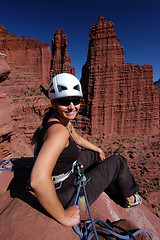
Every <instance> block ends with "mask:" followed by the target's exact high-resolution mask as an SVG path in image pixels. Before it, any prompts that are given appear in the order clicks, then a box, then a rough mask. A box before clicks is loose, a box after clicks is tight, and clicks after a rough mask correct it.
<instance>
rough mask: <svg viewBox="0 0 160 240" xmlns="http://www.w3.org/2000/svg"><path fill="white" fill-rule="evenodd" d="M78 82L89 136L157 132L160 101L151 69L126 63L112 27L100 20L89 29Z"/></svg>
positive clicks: (111, 24)
mask: <svg viewBox="0 0 160 240" xmlns="http://www.w3.org/2000/svg"><path fill="white" fill-rule="evenodd" d="M81 82H82V87H83V90H84V98H85V102H86V105H85V107H84V108H83V111H82V112H83V114H84V115H85V116H86V118H85V119H87V120H86V122H87V123H88V129H87V131H88V133H90V134H91V135H94V136H96V135H97V134H98V135H97V136H99V137H100V136H103V135H107V134H113V133H118V134H120V135H130V134H131V135H136V134H141V133H152V134H154V133H158V132H159V99H158V90H157V89H156V88H155V87H154V85H153V69H152V66H151V65H144V66H143V67H141V66H140V65H134V64H128V63H125V61H124V50H123V48H122V47H121V46H120V40H119V39H117V38H116V34H115V31H114V24H113V23H112V22H108V21H105V20H104V19H103V17H99V20H98V23H97V24H95V25H93V26H92V27H91V29H90V34H89V50H88V57H87V62H86V64H85V65H84V66H83V71H82V79H81ZM83 119H84V118H83ZM81 125H82V126H81V127H83V123H81Z"/></svg>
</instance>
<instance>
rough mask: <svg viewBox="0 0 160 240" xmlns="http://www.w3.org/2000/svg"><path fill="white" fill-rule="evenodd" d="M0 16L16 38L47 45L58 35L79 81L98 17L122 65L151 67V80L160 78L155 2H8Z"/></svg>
mask: <svg viewBox="0 0 160 240" xmlns="http://www.w3.org/2000/svg"><path fill="white" fill-rule="evenodd" d="M0 10H1V11H0V24H1V25H3V27H5V28H7V30H8V32H9V33H13V34H16V35H17V36H19V37H22V36H25V37H27V38H36V39H38V40H41V41H42V42H44V43H45V42H48V43H49V44H50V45H51V40H52V38H53V37H54V33H55V31H56V30H57V29H63V30H64V32H65V35H66V36H67V43H68V54H69V56H70V57H71V62H72V67H76V76H77V77H78V78H79V79H80V77H81V69H82V66H83V65H84V64H85V62H86V60H87V53H88V35H89V31H90V27H91V26H93V24H95V23H97V21H98V17H99V15H102V16H104V19H105V20H107V21H112V22H113V23H114V24H115V32H116V36H117V38H120V39H121V42H120V44H121V46H123V48H124V51H125V62H126V63H134V64H140V65H141V66H143V65H144V64H151V65H152V66H153V70H154V74H153V80H154V81H157V80H158V79H159V78H160V1H159V0H152V1H151V0H122V1H121V0H112V1H111V0H109V1H108V0H92V1H91V0H81V1H79V0H74V1H73V0H71V1H70V0H68V1H66V0H65V1H64V0H61V1H54V0H52V1H51V0H45V1H41V0H39V1H37V0H32V1H31V0H28V1H22V0H21V1H17V0H14V1H13V0H12V1H11V0H8V1H2V2H1V4H0Z"/></svg>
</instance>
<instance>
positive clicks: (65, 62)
mask: <svg viewBox="0 0 160 240" xmlns="http://www.w3.org/2000/svg"><path fill="white" fill-rule="evenodd" d="M63 72H67V73H71V74H73V75H75V73H76V69H75V67H72V66H71V58H70V57H69V55H68V51H67V37H66V36H65V34H64V31H63V30H57V31H56V32H55V34H54V39H53V40H52V60H51V71H50V76H51V78H52V77H54V76H55V75H57V74H59V73H63Z"/></svg>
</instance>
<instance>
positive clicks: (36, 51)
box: [0, 25, 51, 82]
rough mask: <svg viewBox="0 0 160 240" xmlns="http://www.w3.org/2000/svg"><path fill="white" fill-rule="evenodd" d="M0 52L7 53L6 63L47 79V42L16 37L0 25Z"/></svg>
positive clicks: (48, 63)
mask: <svg viewBox="0 0 160 240" xmlns="http://www.w3.org/2000/svg"><path fill="white" fill-rule="evenodd" d="M0 52H2V53H5V54H6V55H7V61H8V63H11V64H12V65H14V66H18V67H23V69H24V70H25V71H26V72H30V73H36V74H37V76H38V77H39V78H40V79H41V80H42V81H43V82H47V80H48V79H49V69H50V59H51V53H50V46H49V44H48V43H46V44H44V43H42V42H41V41H39V40H37V39H28V38H25V37H22V38H21V37H17V36H16V35H14V34H10V33H8V31H7V29H5V28H4V27H3V26H2V25H0Z"/></svg>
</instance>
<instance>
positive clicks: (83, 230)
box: [73, 163, 152, 240]
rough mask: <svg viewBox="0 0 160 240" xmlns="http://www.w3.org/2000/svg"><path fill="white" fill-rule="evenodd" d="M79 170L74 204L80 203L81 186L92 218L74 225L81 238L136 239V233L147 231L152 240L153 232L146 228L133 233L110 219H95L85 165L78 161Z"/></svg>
mask: <svg viewBox="0 0 160 240" xmlns="http://www.w3.org/2000/svg"><path fill="white" fill-rule="evenodd" d="M76 167H77V171H78V185H77V195H76V199H75V202H74V204H75V205H79V195H80V190H81V188H82V189H83V193H84V197H85V201H86V205H87V209H88V213H89V216H90V220H86V221H85V222H83V227H82V222H81V220H80V221H79V224H78V225H77V226H74V227H73V230H74V231H75V232H76V233H77V234H78V235H79V237H80V239H82V240H91V239H92V238H93V237H95V238H96V240H99V238H98V235H99V236H102V237H103V238H104V239H109V240H112V239H113V238H115V237H116V238H117V239H134V240H137V239H136V237H135V236H136V235H138V234H139V233H142V232H145V233H147V234H148V236H149V237H150V239H151V240H152V236H151V234H150V233H149V232H148V231H147V230H145V229H140V230H137V231H135V232H134V233H131V232H129V231H127V230H125V229H123V228H121V227H119V226H116V225H114V224H112V223H111V222H110V221H109V220H107V221H106V222H103V221H101V220H93V218H92V215H91V211H90V207H89V202H88V199H87V194H86V190H85V184H86V181H87V178H86V177H85V175H84V170H83V166H80V165H79V164H78V163H77V165H76ZM96 225H97V226H96ZM116 228H117V229H119V230H120V231H121V233H118V232H117V231H116V230H115V229H116Z"/></svg>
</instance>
